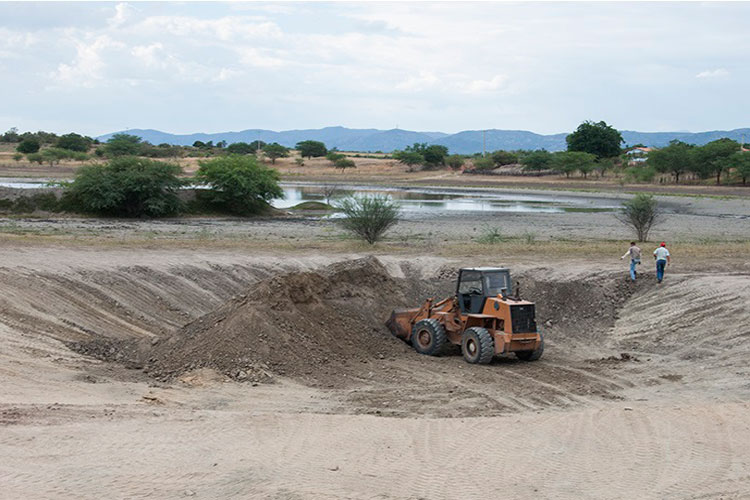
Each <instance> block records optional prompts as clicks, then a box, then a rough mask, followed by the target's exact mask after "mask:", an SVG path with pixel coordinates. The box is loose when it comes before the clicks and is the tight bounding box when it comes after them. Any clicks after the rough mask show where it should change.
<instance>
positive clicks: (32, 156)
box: [26, 153, 44, 165]
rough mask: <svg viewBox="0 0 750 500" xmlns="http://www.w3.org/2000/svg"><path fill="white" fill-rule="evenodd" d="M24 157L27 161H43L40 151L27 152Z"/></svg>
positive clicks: (39, 162) (40, 162)
mask: <svg viewBox="0 0 750 500" xmlns="http://www.w3.org/2000/svg"><path fill="white" fill-rule="evenodd" d="M26 159H27V160H28V161H29V163H38V164H39V165H41V164H42V163H44V157H43V156H42V153H29V154H27V155H26Z"/></svg>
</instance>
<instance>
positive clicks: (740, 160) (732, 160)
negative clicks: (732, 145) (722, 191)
mask: <svg viewBox="0 0 750 500" xmlns="http://www.w3.org/2000/svg"><path fill="white" fill-rule="evenodd" d="M727 163H728V164H729V166H730V167H731V168H733V169H734V170H735V172H736V173H737V175H739V176H740V178H741V179H742V185H743V186H745V185H747V178H748V177H750V153H748V152H746V151H737V152H736V153H734V154H732V156H730V157H729V158H727Z"/></svg>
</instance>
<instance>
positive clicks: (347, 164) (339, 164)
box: [333, 158, 357, 174]
mask: <svg viewBox="0 0 750 500" xmlns="http://www.w3.org/2000/svg"><path fill="white" fill-rule="evenodd" d="M333 166H334V167H336V168H340V169H341V173H342V174H343V173H344V170H346V169H347V168H357V164H356V163H354V160H350V159H349V158H339V159H338V160H336V162H335V163H334V164H333Z"/></svg>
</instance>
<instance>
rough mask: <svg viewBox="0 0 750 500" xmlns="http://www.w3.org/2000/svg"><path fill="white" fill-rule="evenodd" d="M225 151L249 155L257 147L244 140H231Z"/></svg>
mask: <svg viewBox="0 0 750 500" xmlns="http://www.w3.org/2000/svg"><path fill="white" fill-rule="evenodd" d="M226 151H227V153H229V154H233V155H249V154H254V153H255V152H256V151H257V149H256V148H255V146H254V145H253V144H248V143H246V142H233V143H232V144H230V145H229V146H227V147H226Z"/></svg>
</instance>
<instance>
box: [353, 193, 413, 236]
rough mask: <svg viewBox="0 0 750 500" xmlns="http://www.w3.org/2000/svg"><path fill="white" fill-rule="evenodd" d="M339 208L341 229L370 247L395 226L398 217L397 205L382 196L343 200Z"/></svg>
mask: <svg viewBox="0 0 750 500" xmlns="http://www.w3.org/2000/svg"><path fill="white" fill-rule="evenodd" d="M339 208H340V209H341V211H342V212H343V215H344V217H343V218H342V219H341V225H342V226H343V228H344V229H345V230H347V231H349V232H351V233H354V234H355V235H357V236H358V237H360V238H362V239H363V240H365V241H366V242H367V243H369V244H371V245H372V244H374V243H375V242H377V241H378V240H379V239H380V238H381V237H382V236H383V234H384V233H385V232H386V231H387V230H388V229H389V228H391V227H392V226H394V225H395V224H397V223H398V220H399V216H400V211H399V208H398V205H396V204H395V203H394V202H393V201H391V199H390V198H388V197H387V196H383V195H372V196H358V197H352V198H345V199H343V200H341V202H340V203H339Z"/></svg>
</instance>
